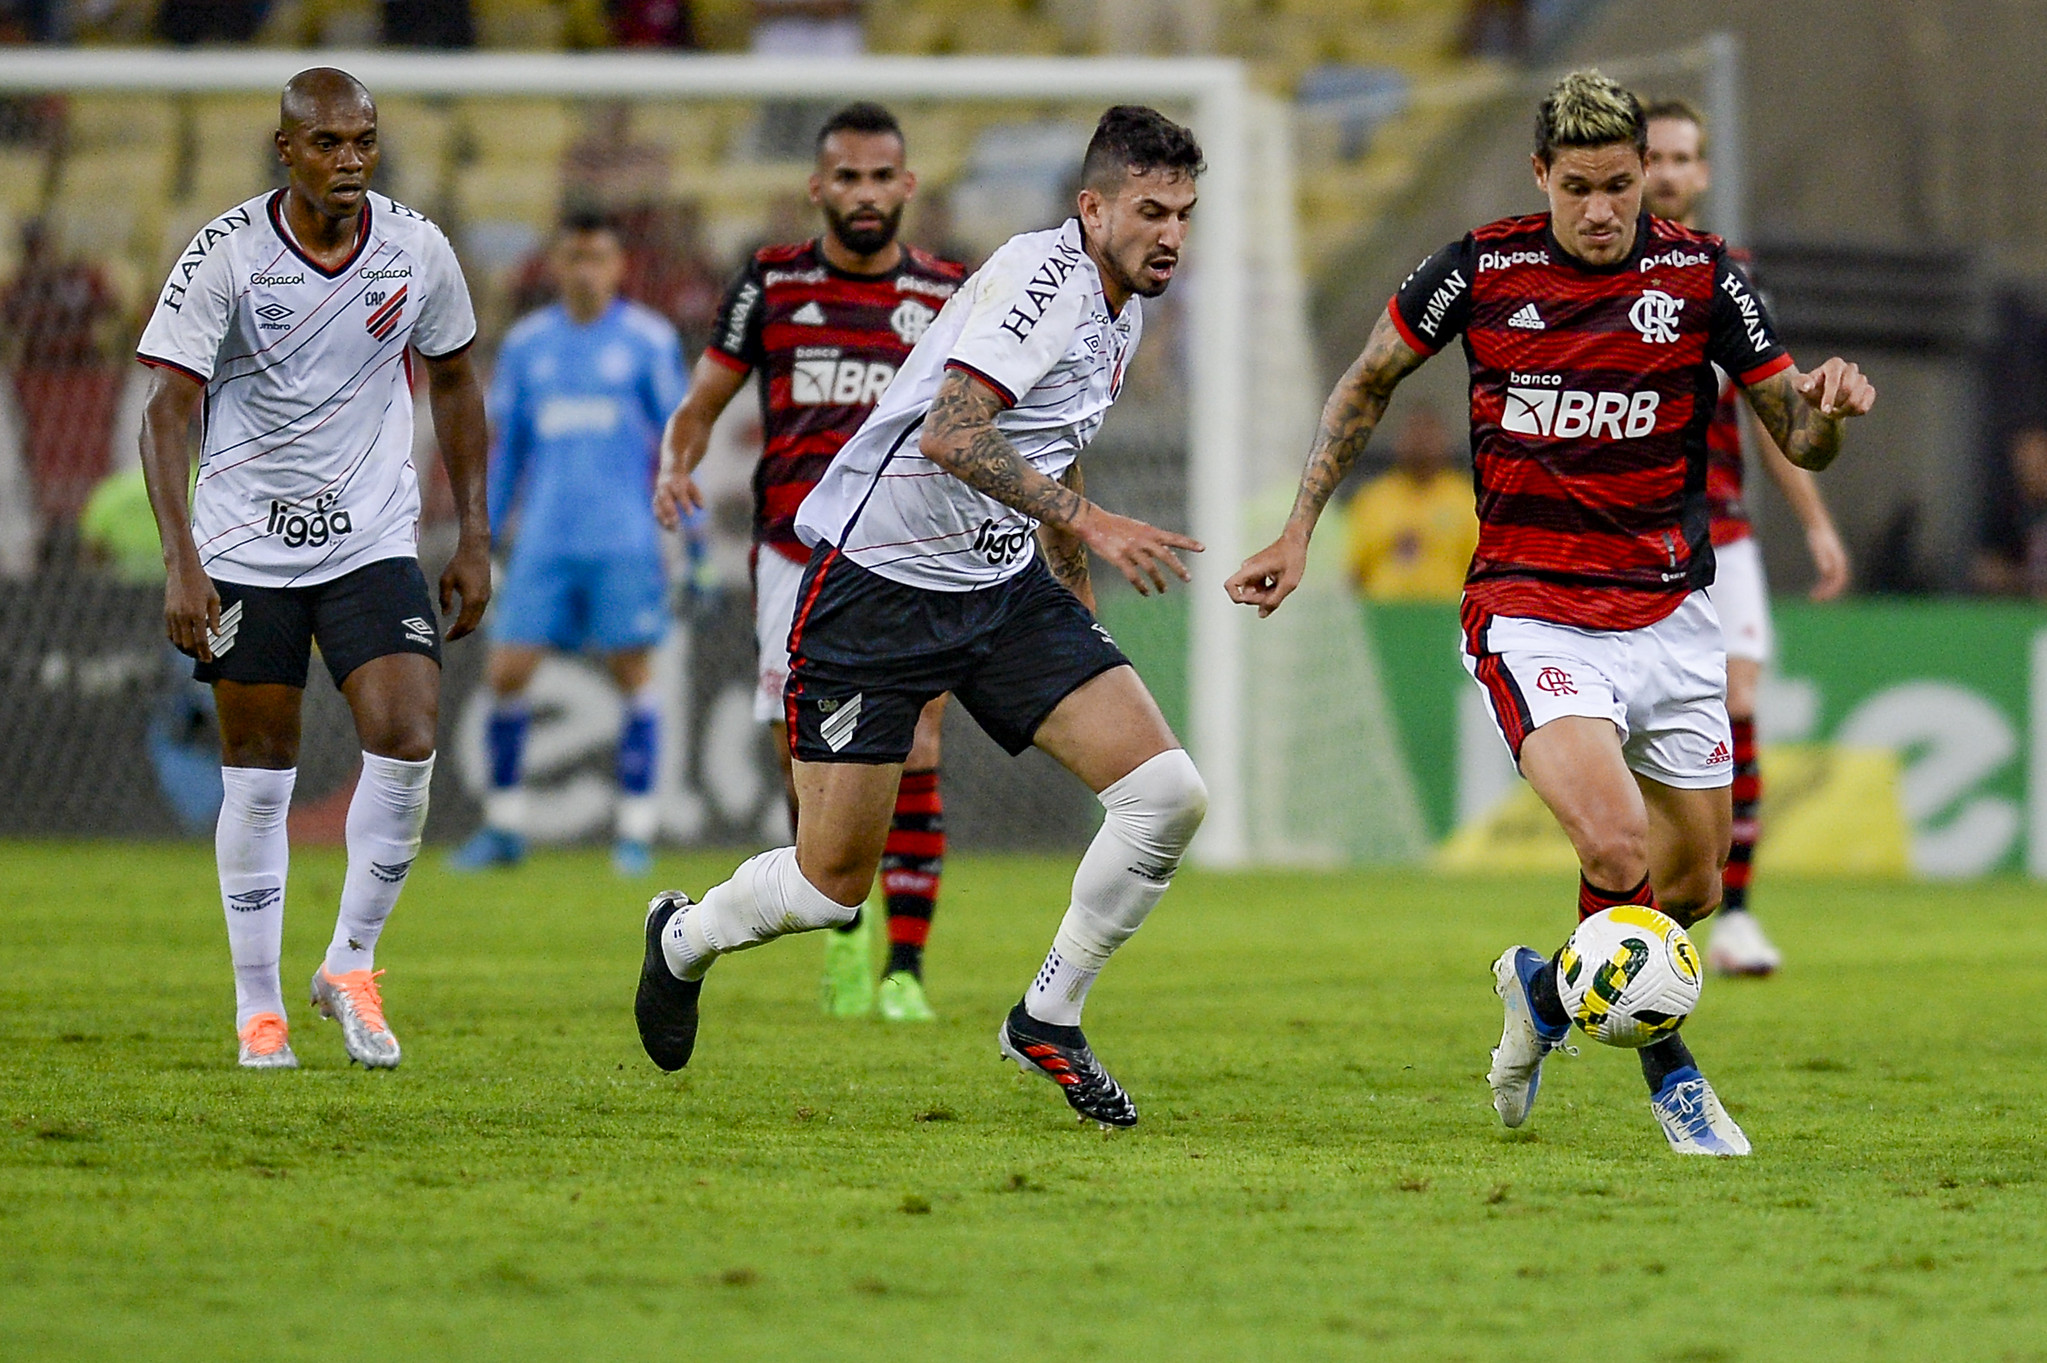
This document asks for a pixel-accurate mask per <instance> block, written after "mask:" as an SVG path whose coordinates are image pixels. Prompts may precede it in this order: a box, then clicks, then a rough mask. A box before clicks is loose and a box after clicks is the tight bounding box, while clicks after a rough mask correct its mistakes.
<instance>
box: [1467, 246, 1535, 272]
mask: <svg viewBox="0 0 2047 1363" xmlns="http://www.w3.org/2000/svg"><path fill="white" fill-rule="evenodd" d="M1542 261H1543V254H1542V252H1540V251H1486V252H1483V253H1481V254H1480V256H1479V258H1478V272H1479V273H1480V274H1484V273H1485V272H1486V271H1487V270H1511V269H1513V268H1514V267H1515V266H1516V265H1540V264H1542Z"/></svg>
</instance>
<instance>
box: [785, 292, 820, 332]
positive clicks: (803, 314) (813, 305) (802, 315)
mask: <svg viewBox="0 0 2047 1363" xmlns="http://www.w3.org/2000/svg"><path fill="white" fill-rule="evenodd" d="M789 320H790V321H791V322H794V323H795V324H796V325H797V326H801V327H821V326H823V325H824V309H823V308H821V307H819V306H818V305H817V300H816V299H815V298H813V299H811V300H810V301H809V302H808V303H805V304H804V305H803V306H802V307H800V308H798V309H796V311H794V312H792V313H790V314H789Z"/></svg>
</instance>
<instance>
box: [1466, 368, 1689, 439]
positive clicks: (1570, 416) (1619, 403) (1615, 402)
mask: <svg viewBox="0 0 2047 1363" xmlns="http://www.w3.org/2000/svg"><path fill="white" fill-rule="evenodd" d="M1507 382H1508V383H1509V384H1510V385H1512V386H1511V387H1509V388H1508V389H1507V406H1506V410H1505V411H1503V412H1501V413H1500V429H1501V430H1504V431H1510V432H1512V433H1513V434H1515V435H1537V436H1548V437H1551V438H1553V439H1557V440H1623V439H1625V440H1637V439H1640V438H1641V437H1642V436H1645V435H1648V434H1649V433H1650V432H1651V431H1654V430H1655V429H1656V406H1657V404H1658V403H1659V402H1660V401H1661V400H1662V395H1661V394H1660V393H1655V392H1644V393H1587V392H1582V391H1579V390H1576V389H1571V390H1563V389H1560V388H1559V387H1558V386H1557V385H1560V384H1562V383H1563V380H1562V379H1560V378H1558V377H1557V376H1556V375H1554V374H1510V375H1508V376H1507ZM1538 384H1539V385H1542V386H1541V387H1537V386H1536V385H1538Z"/></svg>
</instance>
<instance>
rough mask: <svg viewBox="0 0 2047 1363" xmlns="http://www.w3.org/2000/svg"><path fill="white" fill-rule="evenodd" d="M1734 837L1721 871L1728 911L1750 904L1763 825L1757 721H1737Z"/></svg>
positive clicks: (1722, 897) (1723, 902)
mask: <svg viewBox="0 0 2047 1363" xmlns="http://www.w3.org/2000/svg"><path fill="white" fill-rule="evenodd" d="M1733 794H1734V841H1733V843H1732V845H1730V846H1729V847H1728V849H1727V868H1726V869H1725V870H1724V871H1722V872H1721V873H1720V907H1721V908H1722V909H1723V910H1725V911H1726V912H1728V913H1742V912H1744V911H1745V910H1747V908H1748V878H1749V873H1750V870H1751V863H1752V862H1753V861H1754V860H1755V855H1756V838H1757V836H1758V835H1759V834H1760V833H1761V832H1762V829H1761V828H1760V827H1759V826H1758V824H1757V822H1756V809H1757V807H1758V806H1759V805H1761V804H1762V802H1763V772H1762V766H1761V764H1760V763H1758V762H1757V761H1756V722H1755V721H1754V720H1752V719H1737V720H1735V721H1734V791H1733Z"/></svg>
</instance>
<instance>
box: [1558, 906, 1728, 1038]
mask: <svg viewBox="0 0 2047 1363" xmlns="http://www.w3.org/2000/svg"><path fill="white" fill-rule="evenodd" d="M1700 978H1701V977H1700V971H1699V950H1698V948H1697V947H1695V946H1693V945H1692V939H1691V938H1690V937H1688V936H1686V935H1685V930H1684V929H1683V928H1681V927H1679V926H1678V925H1677V920H1676V919H1673V918H1671V917H1669V916H1668V915H1666V914H1662V913H1658V912H1657V911H1656V910H1655V909H1650V908H1644V907H1642V906H1640V905H1637V904H1623V905H1621V906H1620V907H1619V908H1613V909H1604V910H1602V911H1600V912H1599V913H1595V914H1593V915H1592V916H1591V917H1590V918H1588V919H1586V920H1585V921H1584V922H1582V923H1580V924H1579V925H1578V930H1577V931H1576V932H1574V933H1572V934H1571V940H1570V941H1568V942H1566V943H1564V949H1563V952H1562V954H1560V955H1559V956H1558V957H1557V994H1558V996H1559V997H1560V998H1562V1000H1563V1003H1564V1010H1565V1011H1566V1012H1568V1013H1569V1014H1570V1015H1571V1020H1572V1021H1573V1022H1575V1023H1577V1024H1578V1026H1579V1027H1581V1028H1583V1029H1584V1031H1585V1034H1586V1035H1587V1036H1589V1037H1591V1038H1592V1039H1593V1040H1594V1041H1603V1042H1605V1043H1606V1044H1607V1045H1609V1046H1628V1047H1638V1046H1647V1045H1648V1044H1649V1043H1651V1042H1652V1041H1658V1040H1661V1039H1662V1038H1664V1037H1666V1036H1669V1035H1670V1034H1671V1033H1672V1032H1675V1031H1676V1030H1677V1029H1678V1027H1679V1026H1680V1025H1681V1024H1682V1023H1683V1022H1684V1020H1685V1018H1686V1017H1688V1016H1689V1015H1690V1014H1691V1011H1692V1009H1694V1008H1696V1007H1698V1005H1699V985H1700Z"/></svg>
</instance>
